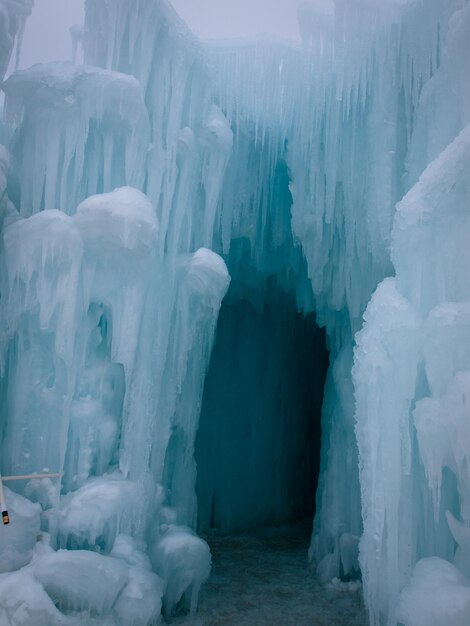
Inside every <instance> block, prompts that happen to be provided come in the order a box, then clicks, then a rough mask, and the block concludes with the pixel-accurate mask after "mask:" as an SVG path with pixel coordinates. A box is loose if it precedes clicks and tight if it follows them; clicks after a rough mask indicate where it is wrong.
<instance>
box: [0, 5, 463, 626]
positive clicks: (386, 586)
mask: <svg viewBox="0 0 470 626" xmlns="http://www.w3.org/2000/svg"><path fill="white" fill-rule="evenodd" d="M27 6H28V3H24V2H20V1H19V0H0V34H5V33H6V32H7V30H6V29H8V38H5V37H2V38H0V45H2V46H3V48H1V49H0V68H1V67H2V64H3V65H4V63H5V62H6V59H7V57H8V56H9V55H10V53H11V48H12V34H13V35H14V34H15V33H16V31H17V30H18V28H19V26H20V22H21V20H18V13H17V11H18V10H19V9H23V8H25V7H27ZM86 9H87V11H86V15H87V17H86V24H85V28H84V31H83V43H84V50H85V58H86V62H87V64H88V65H87V66H84V67H77V66H74V65H72V64H50V65H45V66H35V67H33V68H30V69H29V70H25V71H23V72H18V73H16V74H15V75H13V76H12V77H11V78H10V79H9V80H8V81H7V82H6V84H5V85H4V90H5V92H6V96H7V104H6V114H5V115H6V116H5V122H4V127H2V129H0V130H1V135H0V137H2V141H8V143H9V148H10V151H11V158H10V156H9V154H8V151H7V150H6V149H5V148H4V147H2V146H1V147H0V220H1V225H2V248H1V261H0V263H1V264H0V280H1V283H0V289H1V294H2V298H1V300H0V308H1V311H0V313H1V319H0V321H1V326H0V350H1V354H0V365H1V375H2V381H1V388H0V391H1V407H2V415H4V416H5V417H3V421H2V425H1V432H2V438H1V441H0V445H1V459H2V468H1V469H2V472H3V473H16V474H19V473H30V472H37V471H44V472H49V471H51V472H60V473H63V477H62V479H61V480H60V481H55V482H54V479H53V480H51V481H44V482H40V481H30V482H29V483H28V484H24V483H20V484H18V486H17V489H18V491H19V492H20V493H21V494H22V495H24V496H26V497H28V498H29V499H31V500H33V501H36V502H39V503H40V505H41V514H40V527H41V530H42V532H47V533H49V535H50V546H48V545H47V541H43V542H41V543H40V544H37V545H36V553H35V556H34V557H33V561H32V564H31V565H28V564H27V562H28V561H29V559H30V558H31V555H32V549H33V547H34V545H33V543H34V542H33V540H32V536H33V527H34V529H36V527H37V519H36V517H35V515H36V514H35V515H33V516H32V518H31V519H30V520H29V521H25V520H23V521H24V524H23V521H22V524H21V526H20V527H18V528H19V529H18V532H19V533H20V534H19V535H18V537H19V539H18V543H17V544H16V543H15V542H12V544H13V545H17V546H18V547H17V548H15V550H14V551H13V552H12V553H11V554H10V556H9V557H8V559H10V560H9V561H8V562H9V563H10V565H11V566H9V568H8V569H14V568H17V567H21V566H23V565H24V567H23V569H20V570H19V571H17V572H13V573H8V574H5V575H4V576H2V580H1V584H0V587H1V589H0V593H1V594H2V598H5V600H3V601H2V603H0V604H1V606H2V609H1V610H2V611H3V614H1V617H2V618H3V619H4V621H6V623H15V624H25V625H26V624H32V623H34V624H41V623H44V624H55V623H57V624H62V623H64V624H65V623H73V620H76V619H81V618H79V617H78V612H82V617H83V612H85V613H86V615H87V619H90V620H91V622H90V623H93V620H95V621H96V622H97V623H98V622H99V621H100V620H101V623H103V624H104V623H118V624H119V623H122V624H126V623H129V619H130V617H129V616H130V614H131V613H133V611H134V609H133V608H132V607H133V606H135V607H136V608H135V611H136V615H137V617H136V618H135V619H137V623H143V624H144V623H148V622H149V621H151V620H152V619H153V618H154V616H155V615H156V614H157V613H158V612H159V610H160V598H162V602H163V606H164V610H165V613H167V614H169V613H171V612H172V611H173V610H174V609H176V608H178V607H179V606H181V605H185V606H186V607H187V608H191V607H192V608H194V607H195V604H196V601H197V593H198V589H199V586H200V584H201V583H202V582H203V580H204V579H205V578H206V576H207V574H208V570H209V566H210V557H209V553H208V550H207V546H206V545H205V544H204V542H203V541H202V540H200V539H199V538H197V537H196V536H195V535H194V534H193V532H192V529H194V527H195V524H196V517H197V515H196V508H197V506H196V505H197V502H196V495H195V482H196V464H195V458H194V446H195V438H196V433H197V429H198V421H199V414H200V410H201V402H202V394H203V385H204V378H205V375H206V372H207V368H208V365H209V358H210V353H211V348H212V343H213V337H214V330H215V325H216V322H217V318H218V314H219V309H220V306H221V301H222V298H223V297H224V295H225V293H226V291H227V289H228V285H229V281H230V278H229V273H230V276H231V278H232V286H231V290H230V293H229V295H228V302H229V303H232V304H237V303H238V304H239V303H240V302H242V303H243V302H246V301H248V302H250V304H251V305H253V306H254V307H255V308H257V310H263V307H264V306H265V304H266V303H268V302H269V298H270V295H271V294H272V292H273V285H275V286H276V288H277V289H279V290H280V291H281V292H282V293H283V294H284V296H286V295H288V296H289V297H290V298H291V299H292V302H294V303H295V306H296V308H297V310H298V312H302V313H311V312H315V314H316V320H317V321H318V323H319V324H320V325H321V326H323V327H324V328H325V329H326V335H327V343H328V348H329V350H330V363H331V366H330V369H329V373H328V376H327V382H326V387H325V399H324V405H323V416H322V432H323V438H322V453H321V473H320V481H319V489H318V491H317V496H316V502H317V511H316V518H315V523H314V529H313V537H312V543H311V548H310V558H311V560H312V561H314V562H315V564H316V566H317V575H318V578H319V579H320V580H321V581H322V582H328V581H330V580H332V579H334V578H337V577H340V576H341V577H343V578H345V579H348V578H355V577H358V576H359V571H358V569H359V568H358V566H360V569H361V572H360V574H361V575H362V579H363V585H364V596H365V601H366V605H367V609H368V611H369V616H370V621H371V623H372V624H373V625H374V626H385V625H386V626H395V625H396V623H397V620H400V621H401V622H403V623H404V624H405V626H414V625H415V624H416V625H418V624H419V625H420V624H424V623H427V620H428V617H429V607H430V606H431V605H429V606H425V605H424V601H423V598H424V597H425V596H428V597H429V596H434V599H435V602H436V606H437V604H439V607H440V608H439V611H444V612H443V613H439V612H438V611H437V609H436V613H435V614H434V613H433V615H434V616H437V615H438V616H439V619H440V620H441V621H444V622H445V623H446V624H448V625H449V626H454V624H455V625H459V626H460V624H462V623H463V622H462V620H463V619H464V618H465V617H466V610H467V605H466V602H467V597H468V579H469V571H468V558H469V556H468V555H469V553H470V538H469V530H468V529H469V527H470V491H469V485H470V476H469V474H468V471H469V470H468V468H469V464H470V458H469V456H470V448H469V444H468V441H469V437H470V433H469V426H468V424H469V419H470V417H469V415H468V410H467V401H466V397H467V395H468V386H469V376H470V375H469V371H470V361H469V359H470V353H469V351H468V350H467V348H466V344H467V343H468V341H469V339H470V337H469V329H470V312H469V307H470V283H469V278H468V272H466V270H465V267H466V264H467V260H468V240H469V236H470V230H469V229H470V222H469V218H468V206H469V195H470V180H469V171H470V81H469V78H468V58H469V57H470V49H469V42H470V36H469V32H470V5H469V4H468V2H467V1H465V0H463V1H462V0H423V1H422V2H411V1H409V2H408V1H406V0H381V1H379V0H355V1H354V2H347V1H345V0H335V1H334V2H331V3H330V2H328V1H327V0H322V2H315V3H312V2H303V3H302V4H301V6H300V7H299V20H300V23H301V29H302V37H303V43H304V46H303V47H299V48H295V47H288V46H286V45H284V44H282V43H280V42H278V41H275V40H270V39H269V38H259V39H257V40H255V41H252V42H226V43H224V44H217V45H212V44H211V45H209V44H207V45H206V44H202V43H201V42H199V41H197V39H196V38H195V37H194V36H193V35H192V34H191V32H190V31H189V29H188V28H187V26H186V25H185V24H184V23H183V22H182V21H181V20H180V19H179V18H178V16H177V15H176V14H175V12H174V11H173V10H172V8H171V7H170V5H169V4H168V3H167V2H166V1H165V0H135V1H133V2H130V0H116V1H115V2H107V1H105V0H87V1H86ZM12 16H13V17H12ZM2 28H3V31H2ZM4 42H6V44H5V43H4ZM10 137H11V140H10ZM3 138H5V139H3ZM10 163H11V165H10ZM363 320H364V326H363V328H362V330H361V326H362V325H363ZM358 331H359V332H358ZM267 352H269V350H267ZM317 374H318V372H317ZM317 374H315V380H314V381H312V386H313V385H316V384H318V381H319V380H320V379H321V376H320V375H318V376H317ZM321 375H323V374H322V373H321ZM272 378H273V379H274V375H273V376H272ZM275 391H276V390H275V389H274V390H273V392H274V393H275ZM253 407H256V408H257V411H258V412H260V413H261V412H263V410H265V411H266V412H267V411H268V403H267V402H266V403H265V404H263V406H261V407H259V408H258V407H257V404H256V402H253V403H252V405H251V408H253ZM212 417H213V419H216V417H217V416H216V415H213V416H212ZM268 434H270V435H273V434H274V429H271V432H270V433H268ZM276 441H277V443H276V445H277V450H276V449H275V450H274V453H276V454H279V453H280V451H281V450H282V449H283V447H282V446H283V444H284V441H283V440H282V439H281V438H277V439H276ZM256 455H257V451H256V449H253V450H251V451H250V457H249V458H248V459H247V466H250V464H251V463H253V462H254V461H256ZM59 483H60V485H59ZM312 497H313V494H312ZM241 501H243V499H241ZM282 504H283V503H282V502H281V505H282ZM32 506H33V505H32ZM281 508H282V507H281ZM35 510H36V511H37V510H38V509H37V507H36V508H35ZM12 511H14V508H13V507H12ZM26 517H27V516H26ZM21 519H23V518H21ZM25 519H26V518H25ZM28 519H29V518H28ZM31 520H32V521H31ZM33 522H34V523H33ZM20 531H21V532H20ZM14 532H16V531H14ZM34 532H36V531H34ZM21 533H24V539H23V538H21V537H22V535H21ZM20 535H21V536H20ZM26 535H28V537H27V538H26ZM15 541H16V540H15ZM0 548H1V549H2V551H3V552H5V554H7V549H6V547H5V545H3V544H0ZM57 550H59V551H57ZM3 552H2V554H3ZM185 554H187V555H189V556H185ZM108 559H111V562H112V563H113V564H114V562H116V563H118V565H116V568H115V570H116V571H115V572H114V574H113V576H114V577H113V576H110V585H109V588H106V589H105V590H103V592H102V593H98V591H97V590H98V589H99V586H98V585H96V586H94V585H93V584H90V583H91V582H92V581H93V576H92V574H90V576H89V577H88V574H87V572H89V571H91V570H95V569H97V568H99V567H102V571H103V572H107V571H108V570H107V568H110V566H109V563H110V561H109V560H108ZM429 559H431V560H429ZM5 562H7V559H5ZM98 563H102V565H98ZM95 564H96V565H95ZM152 568H153V569H154V570H155V571H157V572H158V574H159V576H160V578H157V577H156V574H155V573H151V571H150V570H151V569H152ZM433 568H434V569H435V572H434V573H433ZM56 570H57V572H58V571H59V570H60V571H61V572H62V575H60V576H57V575H56V574H55V572H56ZM72 570H74V576H75V578H72V577H71V576H68V575H67V574H68V572H69V571H72ZM75 570H76V571H75ZM81 575H82V576H84V577H85V580H83V581H82V580H81V578H80V576H81ZM21 581H23V584H22V583H21ZM81 585H83V587H82V592H81V594H80V593H79V591H78V589H79V588H80V587H81ZM436 587H438V588H439V589H440V593H441V595H437V594H435V593H434V590H435V589H436ZM25 588H28V589H30V590H31V593H30V594H29V595H26V596H25V592H24V589H25ZM12 590H15V591H14V593H13V591H12ZM452 598H454V599H455V602H454V601H453V600H452ZM140 600H141V601H140ZM438 600H439V602H438ZM53 601H54V602H56V604H57V606H58V607H59V608H57V607H56V605H55V604H54V602H53ZM433 606H434V605H433ZM138 607H141V608H138ZM446 607H448V609H449V610H447V608H446ZM451 607H454V608H455V611H454V612H452V610H451ZM59 609H60V610H59ZM140 610H142V613H140V612H139V611H140ZM16 611H18V616H19V617H18V618H17V617H13V616H14V615H15V612H16ZM432 619H438V618H437V617H433V618H432ZM15 620H16V621H15ZM71 620H72V621H71ZM113 620H114V622H113ZM139 620H140V621H139ZM452 620H453V621H452ZM459 620H460V621H459Z"/></svg>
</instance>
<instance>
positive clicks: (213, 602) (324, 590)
mask: <svg viewBox="0 0 470 626" xmlns="http://www.w3.org/2000/svg"><path fill="white" fill-rule="evenodd" d="M310 531H311V527H310V524H308V523H306V522H303V523H300V524H294V525H291V526H283V527H278V528H269V529H262V530H257V531H253V532H251V533H242V534H239V535H236V536H233V535H232V536H227V535H225V536H224V535H220V534H217V533H210V534H209V535H208V536H207V540H208V542H209V545H210V548H211V552H212V555H213V566H212V574H211V576H210V578H209V581H208V582H207V583H206V585H205V586H204V587H203V589H202V591H201V596H200V602H199V609H198V613H197V614H196V615H195V616H193V617H189V616H180V617H177V618H174V619H173V620H170V621H169V624H171V626H222V625H223V626H366V624H367V619H366V612H365V609H364V605H363V602H362V596H361V587H360V584H359V583H358V582H349V583H343V582H340V581H339V580H337V579H336V580H334V581H333V582H331V583H330V584H328V585H326V586H321V585H320V584H319V583H318V581H317V580H316V577H315V572H314V570H312V569H311V568H309V566H308V563H307V559H306V551H307V548H308V544H309V540H310Z"/></svg>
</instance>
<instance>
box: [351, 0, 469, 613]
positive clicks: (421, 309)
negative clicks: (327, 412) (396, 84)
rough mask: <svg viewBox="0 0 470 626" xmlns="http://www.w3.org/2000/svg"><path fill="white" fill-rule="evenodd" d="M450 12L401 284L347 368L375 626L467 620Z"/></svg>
mask: <svg viewBox="0 0 470 626" xmlns="http://www.w3.org/2000/svg"><path fill="white" fill-rule="evenodd" d="M452 8H453V11H452ZM446 9H447V11H448V13H447V15H446V13H444V15H443V16H442V17H441V20H442V22H441V33H442V38H441V40H440V46H441V47H440V55H441V56H440V62H439V67H438V69H437V70H436V71H435V73H433V76H432V78H430V80H429V81H428V82H427V83H426V84H425V86H424V87H423V89H422V91H421V93H420V97H419V102H418V107H417V113H416V116H415V120H414V124H413V127H412V133H411V139H410V148H409V152H408V161H407V170H408V171H407V178H408V181H409V182H410V183H414V182H415V181H416V180H417V182H416V184H414V186H412V188H411V189H410V191H409V192H408V193H407V194H406V195H405V197H404V198H403V200H401V202H400V203H399V204H398V206H397V212H396V216H395V220H394V228H393V234H392V260H393V263H394V267H395V270H396V278H394V279H390V280H388V281H386V282H384V283H382V284H381V285H380V286H379V287H378V289H377V291H376V292H375V294H374V296H373V298H372V300H371V302H370V304H369V306H368V308H367V312H366V314H365V326H364V329H363V330H362V331H361V332H360V333H359V335H358V336H357V348H356V352H355V365H354V368H353V376H354V382H355V393H356V403H357V408H356V410H357V414H356V418H357V438H358V444H359V450H360V467H361V490H362V514H363V519H364V534H363V537H362V539H361V558H360V561H361V569H362V573H363V579H364V589H365V597H366V601H367V604H368V606H369V610H370V616H371V622H372V623H373V624H395V623H396V622H397V620H398V621H399V622H401V623H404V624H407V625H408V624H409V625H415V624H422V623H440V620H445V621H446V623H451V624H463V623H465V622H466V621H468V618H469V615H470V611H469V604H468V585H469V582H468V579H465V576H467V577H468V574H469V572H468V567H467V564H466V563H467V557H464V556H463V555H464V554H467V553H466V550H467V547H466V546H468V543H467V540H466V539H465V537H466V534H467V527H468V524H469V520H468V510H467V508H468V507H467V501H468V493H467V490H468V484H469V483H468V476H467V469H466V467H467V459H468V434H467V433H466V429H467V428H468V417H467V416H466V413H465V408H464V406H465V395H466V393H467V386H466V382H465V381H466V375H467V369H468V366H469V363H468V358H467V350H466V347H465V345H466V341H467V338H466V334H465V333H466V330H465V328H466V321H465V319H466V307H468V297H469V292H468V285H467V278H466V272H465V270H464V269H463V268H464V267H465V258H466V255H467V252H466V250H467V245H466V241H467V237H468V215H467V213H468V211H467V209H468V206H469V191H470V187H469V185H470V178H469V171H470V169H469V136H470V135H469V126H468V123H469V87H470V85H469V80H468V70H467V68H466V67H465V64H464V61H463V59H465V58H468V54H469V51H470V50H469V44H468V33H469V32H470V21H469V17H470V12H469V6H468V5H465V6H464V7H461V6H459V5H458V4H456V5H454V6H453V7H451V6H450V5H448V6H447V7H446ZM449 14H450V19H449V17H448V16H449ZM427 164H428V165H427ZM426 165H427V166H426ZM423 169H424V171H423ZM457 520H459V521H457ZM456 544H457V545H458V550H457V551H456ZM428 557H434V559H429V558H428ZM442 559H445V561H443V560H442ZM446 561H447V562H446ZM448 562H450V563H452V562H454V563H455V566H456V567H457V568H458V569H460V573H459V572H458V571H457V569H455V568H453V567H452V565H450V564H449V563H448ZM416 563H417V564H416ZM415 564H416V565H415ZM413 568H414V570H413ZM412 570H413V576H412V578H411V572H412ZM380 576H382V577H384V578H385V579H386V580H387V581H388V582H387V585H386V586H385V585H383V584H381V582H380ZM445 579H446V581H447V582H445V583H444V580H445ZM433 590H436V593H437V595H436V596H435V595H434V593H435V592H434V591H433ZM400 592H401V596H400V598H401V599H400V602H398V597H399V594H400ZM425 597H426V598H427V599H426V600H425ZM451 597H452V598H453V600H452V601H450V598H451ZM449 602H451V604H452V605H453V607H452V609H451V608H450V604H449ZM397 607H398V608H397ZM444 607H445V608H444ZM431 615H432V618H431V617H430V616H431ZM444 615H445V618H444ZM429 620H431V621H429ZM433 620H435V621H434V622H433Z"/></svg>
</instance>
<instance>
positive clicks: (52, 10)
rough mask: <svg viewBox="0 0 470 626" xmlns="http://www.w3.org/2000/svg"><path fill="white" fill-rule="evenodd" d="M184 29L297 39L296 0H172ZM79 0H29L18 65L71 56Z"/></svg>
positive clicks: (80, 5)
mask: <svg viewBox="0 0 470 626" xmlns="http://www.w3.org/2000/svg"><path fill="white" fill-rule="evenodd" d="M172 4H173V6H174V7H175V9H176V10H177V12H178V13H179V14H180V15H181V17H182V18H183V19H184V20H185V21H186V22H187V23H188V25H189V26H190V28H191V29H192V30H193V31H194V33H196V34H197V35H199V36H200V37H204V38H227V37H228V38H230V37H247V36H253V35H256V34H257V33H269V34H274V35H278V36H280V37H283V38H286V39H295V40H297V39H298V30H297V17H296V5H297V0H172ZM83 7H84V0H35V6H34V9H33V14H32V15H31V17H30V18H29V20H28V22H27V26H26V32H25V37H24V43H23V52H22V57H21V67H29V66H30V65H33V64H34V63H43V62H46V61H53V60H58V59H70V58H71V42H70V35H69V28H70V26H72V25H73V24H80V23H82V22H83V12H84V11H83Z"/></svg>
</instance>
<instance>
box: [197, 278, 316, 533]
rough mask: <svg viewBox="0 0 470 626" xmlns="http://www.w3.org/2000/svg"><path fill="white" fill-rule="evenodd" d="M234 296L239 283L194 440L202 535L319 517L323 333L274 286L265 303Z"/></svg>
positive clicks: (225, 313)
mask: <svg viewBox="0 0 470 626" xmlns="http://www.w3.org/2000/svg"><path fill="white" fill-rule="evenodd" d="M236 292H237V285H236V284H234V285H233V286H232V288H231V289H230V290H229V293H228V294H227V297H226V299H225V302H224V303H223V305H222V309H221V312H220V316H219V321H218V326H217V338H216V343H215V347H214V350H213V353H212V358H211V361H210V366H209V370H208V374H207V377H206V381H205V387H204V395H203V402H202V411H201V417H200V423H199V430H198V435H197V439H196V453H195V454H196V463H197V483H196V492H197V497H198V530H199V532H202V533H205V532H207V531H209V530H210V529H217V530H219V531H222V532H224V533H231V534H232V533H239V532H243V531H249V530H253V529H255V528H262V527H272V526H278V525H281V524H289V523H292V522H297V521H300V520H303V519H306V518H312V517H313V514H314V502H315V491H316V483H317V477H318V471H319V456H320V440H321V432H320V415H321V406H322V400H323V387H324V382H325V375H326V369H327V365H328V351H327V348H326V344H325V334H324V332H323V330H321V329H320V328H319V327H318V326H317V324H316V323H315V316H314V315H313V314H310V315H308V316H304V315H302V314H301V313H299V312H298V311H297V310H296V307H295V302H294V299H293V298H292V297H290V296H289V294H286V293H283V292H282V291H281V290H280V289H278V288H277V287H276V285H270V286H269V288H268V289H267V296H266V300H265V301H264V302H262V303H253V302H252V301H249V300H248V299H237V297H236V295H235V294H236ZM312 381H313V384H312Z"/></svg>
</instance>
